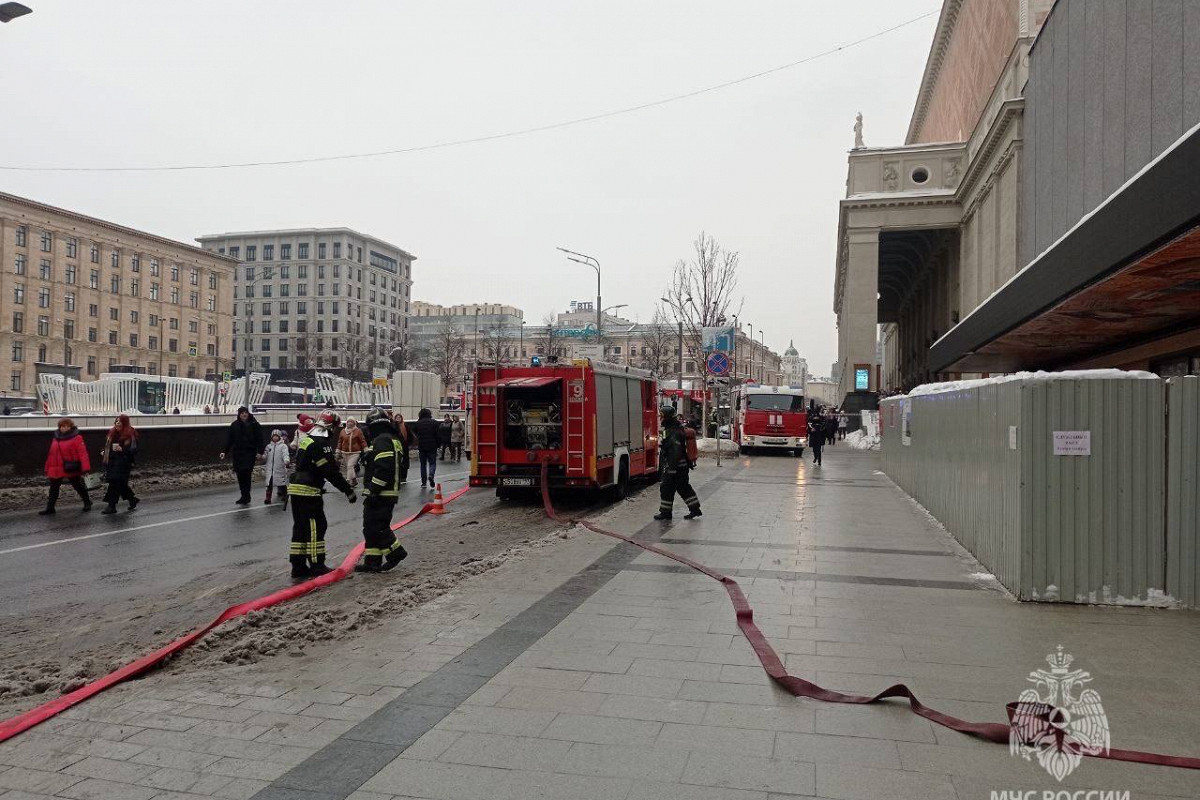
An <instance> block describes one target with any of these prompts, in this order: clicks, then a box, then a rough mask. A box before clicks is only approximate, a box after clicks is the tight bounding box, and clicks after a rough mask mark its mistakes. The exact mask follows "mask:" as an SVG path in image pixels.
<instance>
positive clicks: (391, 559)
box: [363, 495, 408, 567]
mask: <svg viewBox="0 0 1200 800" xmlns="http://www.w3.org/2000/svg"><path fill="white" fill-rule="evenodd" d="M395 508H396V498H394V497H372V496H370V495H368V496H366V497H365V498H363V542H365V544H366V549H365V550H364V551H363V556H364V558H363V563H364V564H365V565H366V566H368V567H379V566H381V565H382V564H383V562H384V559H387V563H388V564H390V565H392V566H395V565H396V564H398V563H400V561H401V560H403V559H404V557H405V556H407V555H408V553H407V552H406V551H405V549H404V548H403V547H402V546H401V545H400V542H399V541H397V540H396V534H394V533H392V511H394V510H395Z"/></svg>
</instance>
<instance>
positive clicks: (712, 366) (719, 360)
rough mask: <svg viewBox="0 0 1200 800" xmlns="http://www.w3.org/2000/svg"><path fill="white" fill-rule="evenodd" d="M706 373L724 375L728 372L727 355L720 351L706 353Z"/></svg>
mask: <svg viewBox="0 0 1200 800" xmlns="http://www.w3.org/2000/svg"><path fill="white" fill-rule="evenodd" d="M707 364H708V374H709V375H724V374H726V373H727V372H729V356H727V355H725V354H724V353H722V352H720V351H716V352H712V353H709V354H708V361H707Z"/></svg>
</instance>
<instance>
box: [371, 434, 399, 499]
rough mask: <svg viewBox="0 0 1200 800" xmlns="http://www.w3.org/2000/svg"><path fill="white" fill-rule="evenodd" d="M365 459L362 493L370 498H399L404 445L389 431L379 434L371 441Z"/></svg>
mask: <svg viewBox="0 0 1200 800" xmlns="http://www.w3.org/2000/svg"><path fill="white" fill-rule="evenodd" d="M366 459H367V464H366V474H365V475H364V476H363V483H364V485H365V487H366V488H365V491H364V492H363V493H364V494H366V495H368V496H370V497H388V498H392V497H399V496H400V464H401V462H402V461H403V460H404V445H403V444H402V443H401V442H400V440H399V439H397V438H396V436H395V435H394V434H393V433H392V432H391V431H387V432H384V433H381V434H379V435H378V436H376V437H375V438H374V439H372V440H371V447H370V448H369V449H368V450H367V452H366Z"/></svg>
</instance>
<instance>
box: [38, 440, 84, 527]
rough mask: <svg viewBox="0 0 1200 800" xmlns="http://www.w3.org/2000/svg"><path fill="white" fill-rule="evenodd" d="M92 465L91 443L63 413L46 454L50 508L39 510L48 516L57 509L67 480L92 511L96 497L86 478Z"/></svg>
mask: <svg viewBox="0 0 1200 800" xmlns="http://www.w3.org/2000/svg"><path fill="white" fill-rule="evenodd" d="M91 469H92V462H91V461H90V460H89V459H88V454H87V446H86V445H85V444H84V443H83V436H82V435H80V433H79V428H77V427H75V422H74V421H73V420H72V419H71V418H69V417H63V418H62V419H60V420H59V421H58V428H57V430H55V432H54V439H53V441H51V442H50V452H49V453H47V454H46V467H45V473H46V477H47V478H48V479H49V480H50V493H49V496H48V497H47V498H46V508H45V509H44V510H43V511H39V512H38V514H40V515H42V516H45V515H47V514H53V513H55V512H54V507H55V506H56V505H57V504H58V492H59V489H60V488H61V487H62V485H63V481H66V482H67V483H69V484H71V488H73V489H74V490H75V493H76V494H78V495H79V499H80V500H82V501H83V510H84V511H91V510H92V501H91V498H89V497H88V490H87V486H86V485H85V484H84V482H83V476H84V474H85V473H87V472H90V471H91Z"/></svg>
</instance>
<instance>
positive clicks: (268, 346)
mask: <svg viewBox="0 0 1200 800" xmlns="http://www.w3.org/2000/svg"><path fill="white" fill-rule="evenodd" d="M258 349H259V350H263V351H270V349H271V340H270V339H263V340H262V347H260V348H258Z"/></svg>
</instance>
